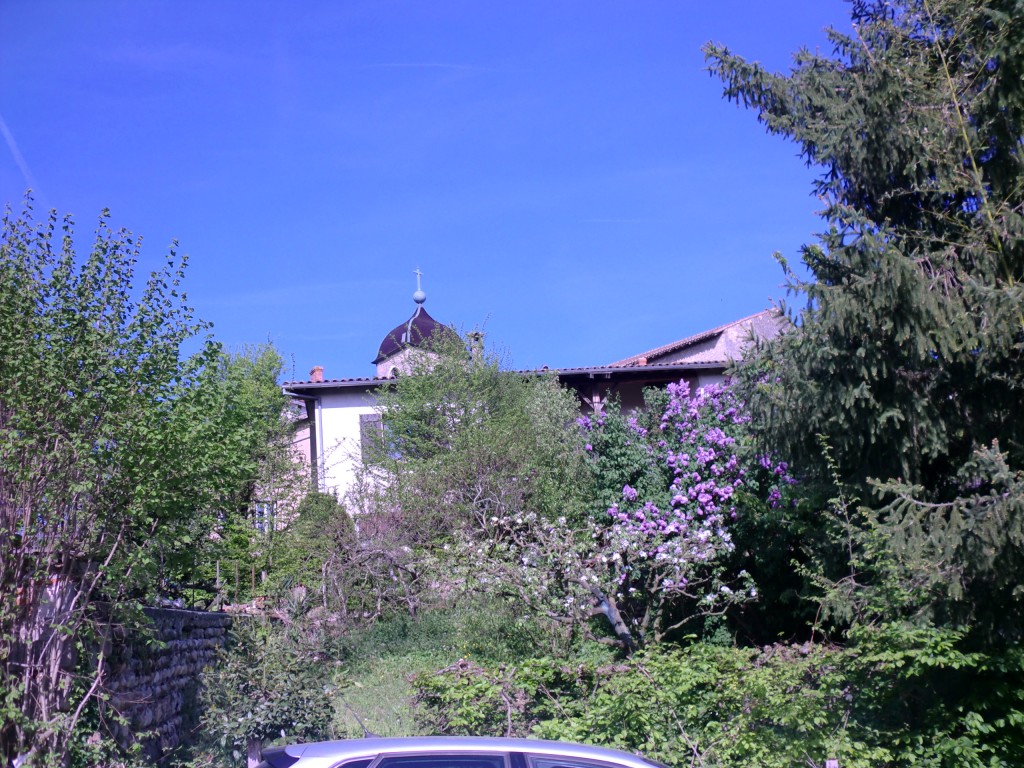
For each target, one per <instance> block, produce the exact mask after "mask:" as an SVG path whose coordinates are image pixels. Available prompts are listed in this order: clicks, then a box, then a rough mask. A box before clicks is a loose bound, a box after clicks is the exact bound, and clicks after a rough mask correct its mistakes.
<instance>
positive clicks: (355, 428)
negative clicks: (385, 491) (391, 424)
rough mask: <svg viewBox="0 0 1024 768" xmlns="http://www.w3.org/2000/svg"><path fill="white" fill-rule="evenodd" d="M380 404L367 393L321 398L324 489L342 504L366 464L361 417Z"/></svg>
mask: <svg viewBox="0 0 1024 768" xmlns="http://www.w3.org/2000/svg"><path fill="white" fill-rule="evenodd" d="M376 402H377V398H376V396H375V395H374V393H373V392H372V391H371V392H368V391H365V390H356V391H342V392H332V393H328V394H324V395H323V396H322V397H321V403H320V414H321V419H322V430H321V434H320V435H319V437H320V439H321V440H322V441H323V444H322V446H321V448H320V461H321V468H322V472H323V490H325V491H327V492H328V493H333V494H335V495H337V497H338V499H339V500H340V501H341V502H342V503H344V502H345V499H346V496H347V495H348V493H349V491H350V490H352V488H353V487H354V485H355V481H356V474H357V471H358V469H359V466H360V464H361V461H362V454H361V449H360V434H359V417H360V416H362V415H366V414H370V413H376Z"/></svg>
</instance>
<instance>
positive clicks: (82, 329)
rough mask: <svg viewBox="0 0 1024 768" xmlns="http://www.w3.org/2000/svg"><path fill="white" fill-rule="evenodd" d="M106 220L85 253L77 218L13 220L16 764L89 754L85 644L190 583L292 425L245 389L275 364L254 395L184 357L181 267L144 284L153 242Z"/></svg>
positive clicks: (7, 348)
mask: <svg viewBox="0 0 1024 768" xmlns="http://www.w3.org/2000/svg"><path fill="white" fill-rule="evenodd" d="M108 217H109V214H107V213H106V212H104V213H103V214H102V216H101V219H100V223H99V227H98V229H97V231H96V237H95V241H94V243H93V245H92V248H91V251H90V252H89V254H88V255H87V256H85V257H82V258H80V257H79V256H78V255H76V253H75V249H74V240H73V222H72V220H71V218H70V217H65V218H64V219H63V221H60V220H58V218H57V216H56V213H51V214H50V215H49V217H48V218H47V219H46V221H45V222H43V223H42V224H37V223H36V222H34V221H33V219H32V208H31V201H30V200H28V201H27V202H26V206H25V209H24V211H23V212H22V214H21V215H20V216H19V215H15V214H14V213H12V212H11V211H10V210H9V209H8V210H7V212H6V213H5V215H4V218H3V225H2V240H0V584H2V585H3V589H2V590H0V690H3V691H5V692H6V693H5V698H4V702H5V703H4V707H5V710H10V709H11V708H17V710H18V712H19V715H18V716H17V717H7V716H5V717H4V719H3V721H2V724H0V761H2V762H4V763H9V762H11V761H13V760H14V759H15V758H16V757H17V758H18V759H19V760H21V761H23V762H24V764H26V765H35V764H50V763H52V764H63V762H64V761H65V759H66V758H67V757H68V755H69V753H70V752H71V751H72V750H73V749H77V748H79V747H82V745H83V744H84V743H85V742H83V741H82V739H81V738H80V737H81V736H82V735H83V734H82V731H81V728H82V727H83V726H82V723H83V722H84V721H83V718H85V717H87V715H88V712H89V711H90V707H91V706H92V704H93V703H95V700H96V698H97V697H98V696H100V695H102V693H103V689H104V675H105V667H104V664H103V657H102V656H101V655H99V654H98V653H97V649H98V646H95V645H90V642H91V641H92V640H93V639H96V640H97V641H98V639H99V638H102V637H103V636H104V631H103V626H104V625H105V624H106V623H107V622H108V621H122V620H124V619H125V618H126V617H127V619H128V621H129V623H130V624H132V623H135V619H138V616H137V612H136V613H133V612H130V611H129V612H125V611H123V610H121V606H123V605H125V604H126V603H129V602H131V601H133V600H136V599H138V598H145V597H148V596H152V595H154V593H156V592H158V591H160V590H161V587H162V586H163V587H167V586H168V585H170V584H172V583H174V582H177V583H178V584H181V583H183V582H186V583H187V582H189V581H191V580H192V578H193V576H194V575H195V573H196V571H195V563H194V562H193V557H194V555H195V553H196V552H199V551H202V549H203V548H204V547H205V546H207V545H208V544H209V540H210V532H211V531H212V530H214V528H215V524H216V522H217V521H219V520H221V519H223V518H224V516H229V517H230V516H234V515H238V514H240V513H241V510H242V507H243V505H244V503H245V502H246V500H247V499H248V498H249V494H250V491H251V488H252V487H253V484H254V482H255V480H256V476H257V474H258V473H257V472H256V471H255V467H256V464H257V463H258V461H259V456H260V455H261V454H260V451H262V450H263V449H262V448H261V447H258V446H260V445H261V440H262V439H263V438H264V437H265V435H266V434H267V432H266V424H267V423H268V422H269V421H270V420H271V419H272V420H273V422H274V423H276V422H277V420H278V419H279V418H280V417H279V414H280V411H279V410H278V411H276V412H274V413H273V414H271V412H270V411H271V407H270V402H271V401H270V399H269V398H267V397H265V394H266V393H263V394H261V395H260V398H262V403H263V406H266V407H262V408H261V409H253V408H249V407H248V404H249V403H251V402H253V401H254V398H253V397H251V396H250V395H249V394H243V393H242V392H241V391H237V390H242V389H244V388H245V387H247V386H249V385H250V384H251V385H252V386H264V387H265V386H266V382H267V378H270V369H272V368H273V365H274V363H273V356H272V355H270V354H269V353H268V354H267V355H265V356H264V355H261V357H260V359H261V361H263V362H261V366H263V369H264V372H266V373H267V376H264V377H263V378H262V379H260V380H259V384H257V383H256V382H255V381H253V382H250V381H249V379H247V378H246V376H247V374H243V375H241V376H240V377H234V378H231V377H230V376H229V375H228V373H227V371H226V369H225V366H226V365H228V363H226V362H225V360H226V358H225V357H224V356H223V355H222V353H221V351H220V349H219V347H218V346H217V345H216V344H215V343H213V341H212V340H209V339H207V340H206V342H205V343H203V344H201V345H200V346H199V349H198V351H197V352H196V353H195V354H194V355H192V356H190V357H185V356H183V353H182V350H183V345H185V344H186V342H189V341H190V340H192V339H194V338H195V337H196V336H197V335H199V334H201V333H203V332H204V331H205V330H206V329H207V327H208V326H207V325H206V324H204V323H202V322H200V321H197V320H196V319H195V318H194V316H193V312H192V309H191V308H190V307H189V306H188V304H187V303H186V301H185V297H184V293H183V287H182V282H183V280H184V275H185V265H186V260H185V259H184V258H179V257H178V256H177V255H176V254H175V252H174V251H173V250H172V251H171V253H170V254H169V256H168V258H167V261H166V263H165V265H164V266H163V267H162V268H161V269H160V270H159V271H157V272H154V273H153V274H151V275H150V276H149V279H148V280H147V281H146V282H145V284H144V285H143V286H141V287H140V286H134V285H133V282H134V279H135V274H134V269H135V264H136V262H137V260H138V258H139V247H140V242H139V240H138V239H137V238H135V237H133V236H132V235H131V233H129V232H127V231H125V230H121V231H118V232H114V231H112V230H110V228H109V227H108V225H107V219H108ZM277 359H278V361H279V358H277ZM263 363H266V365H263ZM229 381H230V383H229ZM274 386H275V387H276V383H275V384H274ZM277 398H278V399H277V400H275V401H274V402H275V405H274V406H273V407H277V405H276V404H277V403H279V402H280V400H279V398H280V393H278V394H277ZM257 399H258V398H257ZM172 588H173V587H172ZM97 601H103V602H104V603H105V604H107V606H108V609H107V610H105V611H104V612H102V614H100V613H99V612H97V611H95V610H94V608H95V606H96V603H97ZM132 616H135V619H132ZM96 738H100V739H103V738H105V734H103V733H102V732H100V733H98V735H97V737H96ZM74 745H78V747H75V746H74ZM94 746H95V743H92V744H90V749H91V748H93V747H94Z"/></svg>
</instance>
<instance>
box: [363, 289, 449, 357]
mask: <svg viewBox="0 0 1024 768" xmlns="http://www.w3.org/2000/svg"><path fill="white" fill-rule="evenodd" d="M417 304H418V306H417V307H416V311H415V312H413V313H412V317H410V318H409V319H408V320H406V321H405V322H404V323H402V324H401V325H398V326H395V328H394V329H393V330H392V331H391V332H390V333H389V334H388V335H387V336H385V337H384V341H382V342H381V343H380V349H379V350H378V351H377V357H376V358H375V359H374V361H373V364H374V365H377V364H379V363H382V362H384V361H385V360H387V359H388V358H389V357H391V356H392V355H395V354H397V353H398V352H400V351H402V350H403V349H406V348H407V347H430V346H431V345H437V344H440V343H443V342H445V341H448V340H452V339H456V340H457V339H458V338H459V337H458V334H456V333H455V331H454V330H452V329H451V328H449V327H448V326H447V325H443V324H441V323H439V322H437V320H435V319H434V318H432V317H431V316H430V314H429V313H428V312H427V310H425V309H424V308H423V304H422V303H420V302H417Z"/></svg>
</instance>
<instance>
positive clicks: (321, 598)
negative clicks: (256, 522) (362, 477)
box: [268, 491, 355, 608]
mask: <svg viewBox="0 0 1024 768" xmlns="http://www.w3.org/2000/svg"><path fill="white" fill-rule="evenodd" d="M294 514H295V517H294V519H292V520H291V521H290V522H289V523H288V525H287V526H286V527H284V528H283V530H281V531H279V532H278V533H276V534H275V535H274V539H273V543H272V546H271V548H270V556H271V566H270V584H269V585H268V588H269V591H270V592H271V593H277V594H281V593H283V592H285V591H288V590H295V589H297V588H300V589H305V590H306V591H307V595H308V596H307V600H308V601H310V602H316V601H318V602H320V604H321V605H322V606H323V607H324V608H333V607H335V606H334V605H333V602H332V601H331V597H333V596H334V593H333V591H332V592H331V594H330V595H329V594H328V592H329V590H330V573H331V572H332V571H333V564H334V562H335V561H337V560H343V559H344V558H345V556H346V554H347V552H348V551H349V550H351V549H352V548H353V546H354V545H355V526H354V525H353V523H352V518H351V517H349V515H348V513H347V512H346V511H345V508H344V507H343V506H342V505H341V504H339V503H338V500H337V499H336V498H335V497H334V496H333V495H331V494H329V493H321V492H320V491H310V492H309V493H307V494H306V495H305V496H303V497H302V501H300V502H299V505H298V506H297V507H296V508H295V513H294Z"/></svg>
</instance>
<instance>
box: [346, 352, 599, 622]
mask: <svg viewBox="0 0 1024 768" xmlns="http://www.w3.org/2000/svg"><path fill="white" fill-rule="evenodd" d="M379 408H380V411H381V415H382V419H383V424H384V429H385V439H384V446H383V447H384V449H383V450H382V451H381V452H380V454H379V455H378V456H376V457H374V458H373V460H372V461H371V462H369V464H368V465H367V467H366V468H365V471H364V480H365V487H366V488H367V491H368V498H367V499H365V500H364V501H363V503H362V505H361V506H362V507H363V509H362V510H361V512H360V517H359V520H360V534H361V535H360V542H359V547H358V548H357V550H356V551H355V552H353V554H352V561H351V564H352V567H350V568H348V571H349V572H350V573H353V574H356V573H364V574H366V579H365V586H364V588H363V589H362V590H361V591H362V593H363V594H364V595H374V596H376V597H377V600H376V606H365V607H363V609H362V610H363V611H364V612H370V613H375V614H376V613H379V612H380V610H381V609H382V606H385V605H389V604H390V605H400V606H402V607H403V608H405V609H407V610H409V611H411V612H415V611H417V610H419V608H420V602H421V600H422V596H423V594H424V593H423V588H424V586H425V585H427V584H430V585H431V586H432V591H433V593H434V594H435V595H437V594H438V593H440V594H460V593H466V592H484V593H489V594H492V595H515V596H516V597H518V598H519V599H521V600H522V601H523V602H524V605H525V606H527V607H526V608H525V609H526V610H530V611H533V612H535V614H538V615H544V609H542V608H539V607H538V604H539V603H541V602H545V601H548V600H549V598H551V599H553V600H555V601H556V604H557V601H558V600H560V599H562V597H564V590H559V589H557V588H556V589H554V590H551V591H549V590H547V587H546V585H540V586H538V585H537V584H535V583H527V582H525V581H524V580H523V579H522V578H521V571H522V568H523V562H524V558H526V557H528V555H527V552H526V551H527V550H529V552H530V553H533V552H538V553H540V556H544V557H547V556H549V555H550V556H552V557H560V556H561V555H562V554H563V553H568V554H566V558H567V559H569V560H571V559H572V558H573V557H574V556H575V550H574V547H576V546H577V545H582V544H583V543H584V531H583V523H584V522H585V517H586V516H585V514H584V511H585V506H584V504H583V498H584V496H585V493H586V489H587V488H588V485H589V476H588V469H587V466H586V461H585V458H584V456H583V451H582V446H581V445H580V442H579V439H578V435H577V434H576V433H575V432H574V431H573V430H572V429H571V428H570V426H571V425H572V423H573V420H574V418H575V416H576V414H577V406H576V402H575V398H574V396H573V395H572V394H571V393H570V392H567V391H564V390H562V389H560V388H559V386H558V384H557V382H556V380H555V379H554V378H553V377H547V376H538V375H533V374H530V375H523V374H519V373H514V372H510V371H506V370H503V369H502V367H501V366H500V364H499V361H498V359H497V358H495V357H493V356H488V355H484V354H482V353H481V354H480V355H479V356H470V355H469V354H467V353H466V349H465V347H463V346H462V345H461V343H459V342H455V341H453V342H452V343H451V344H449V345H447V346H444V347H438V346H435V347H434V348H433V349H432V350H430V351H426V352H424V351H420V354H419V355H418V356H417V357H414V358H413V359H412V370H411V372H410V375H403V376H400V377H398V378H397V379H395V380H394V381H393V382H392V383H391V384H390V386H389V387H388V388H387V389H385V390H384V391H383V392H382V393H381V396H380V400H379ZM555 529H557V531H556V530H555ZM552 541H553V542H554V543H555V544H556V546H554V547H552V546H550V544H551V543H552ZM374 569H376V570H374ZM564 571H565V569H562V572H560V573H559V575H557V576H554V577H552V578H553V579H555V580H559V579H563V580H565V579H568V580H570V581H574V583H576V584H577V585H576V588H577V589H581V588H584V587H583V585H580V584H578V582H579V579H578V576H576V575H573V574H569V575H565V574H564ZM550 573H551V569H548V570H545V571H544V575H545V576H547V575H548V574H550ZM351 599H352V598H350V600H351ZM545 606H546V603H545Z"/></svg>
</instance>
